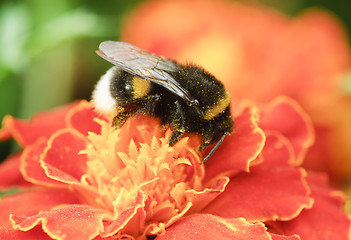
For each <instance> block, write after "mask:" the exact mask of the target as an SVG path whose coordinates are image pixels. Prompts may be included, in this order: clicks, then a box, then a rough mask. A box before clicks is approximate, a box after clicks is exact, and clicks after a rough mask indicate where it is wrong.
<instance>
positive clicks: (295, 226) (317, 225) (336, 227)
mask: <svg viewBox="0 0 351 240" xmlns="http://www.w3.org/2000/svg"><path fill="white" fill-rule="evenodd" d="M307 180H308V184H309V186H310V187H311V190H312V197H313V198H314V200H315V201H314V204H313V207H312V208H311V209H305V210H303V211H302V212H301V214H300V215H299V216H297V217H296V218H295V219H293V220H291V221H288V222H276V223H272V224H271V225H273V226H275V227H276V228H277V229H278V230H279V231H281V232H283V233H284V234H288V235H290V234H298V235H299V236H301V238H302V239H309V240H314V239H316V240H317V239H318V240H321V239H333V240H334V239H335V240H343V239H345V240H346V239H349V232H350V226H351V221H350V218H349V216H348V214H346V213H345V212H344V211H343V203H344V195H343V194H342V193H341V192H338V191H335V190H333V189H332V188H330V187H329V186H328V184H327V180H326V177H325V176H324V175H317V174H309V175H308V177H307Z"/></svg>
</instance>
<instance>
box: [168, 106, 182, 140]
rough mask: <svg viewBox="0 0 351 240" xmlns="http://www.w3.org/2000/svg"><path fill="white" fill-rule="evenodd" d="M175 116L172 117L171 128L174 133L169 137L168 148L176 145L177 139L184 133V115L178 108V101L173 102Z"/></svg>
mask: <svg viewBox="0 0 351 240" xmlns="http://www.w3.org/2000/svg"><path fill="white" fill-rule="evenodd" d="M174 107H175V108H176V109H175V112H174V113H175V114H174V115H172V122H171V126H172V127H173V128H174V131H173V133H172V135H171V137H170V138H169V140H168V144H169V145H170V146H173V145H174V144H176V143H177V142H178V141H179V139H180V138H181V137H182V136H183V134H184V132H185V127H184V126H185V114H184V111H183V109H182V108H181V107H180V104H179V102H178V101H176V102H175V106H174Z"/></svg>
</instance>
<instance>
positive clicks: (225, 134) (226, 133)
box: [201, 132, 229, 163]
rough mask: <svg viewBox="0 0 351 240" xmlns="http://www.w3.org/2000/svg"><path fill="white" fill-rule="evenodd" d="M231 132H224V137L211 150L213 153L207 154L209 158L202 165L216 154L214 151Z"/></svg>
mask: <svg viewBox="0 0 351 240" xmlns="http://www.w3.org/2000/svg"><path fill="white" fill-rule="evenodd" d="M228 133H229V132H224V133H223V135H222V137H221V138H220V139H219V140H218V142H217V143H216V145H215V146H214V147H213V148H212V149H211V152H209V154H207V156H206V157H205V158H204V159H203V160H202V161H201V163H204V162H206V161H207V160H208V159H209V158H210V157H211V155H212V154H213V153H214V151H215V150H216V149H217V148H218V146H219V144H221V142H223V140H224V138H225V137H226V136H227V135H228Z"/></svg>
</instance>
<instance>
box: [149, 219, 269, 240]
mask: <svg viewBox="0 0 351 240" xmlns="http://www.w3.org/2000/svg"><path fill="white" fill-rule="evenodd" d="M266 230H267V229H266V227H265V226H264V224H262V223H255V224H253V223H249V222H247V221H246V220H245V219H244V218H236V219H225V218H221V217H217V216H214V215H210V214H193V215H190V216H187V217H185V218H183V219H181V220H180V221H178V222H176V223H175V224H173V225H172V226H171V227H169V228H168V229H167V231H166V234H165V235H163V236H159V237H157V238H156V240H172V239H174V240H176V239H198V240H212V239H232V240H239V239H240V240H244V239H260V240H265V239H267V240H268V239H271V237H270V235H269V233H268V232H267V231H266Z"/></svg>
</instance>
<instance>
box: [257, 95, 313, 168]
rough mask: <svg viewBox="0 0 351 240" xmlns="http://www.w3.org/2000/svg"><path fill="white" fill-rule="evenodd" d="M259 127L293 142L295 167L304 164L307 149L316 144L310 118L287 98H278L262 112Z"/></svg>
mask: <svg viewBox="0 0 351 240" xmlns="http://www.w3.org/2000/svg"><path fill="white" fill-rule="evenodd" d="M259 126H260V127H261V128H262V129H264V130H265V131H267V130H269V131H276V132H279V133H280V134H283V135H284V136H285V137H286V138H287V139H288V140H289V141H290V142H291V145H292V147H293V149H294V153H295V156H296V160H295V162H294V163H293V164H295V165H300V164H301V163H302V161H303V159H304V157H305V155H306V152H307V149H308V148H309V147H310V146H311V145H312V144H313V142H314V130H313V125H312V122H311V120H310V118H309V117H308V116H307V114H306V113H305V112H304V111H303V110H302V108H301V107H300V106H299V105H298V104H297V103H296V102H295V101H294V100H292V99H289V98H287V97H279V98H276V99H275V100H274V101H272V102H271V103H270V104H269V105H268V107H267V108H266V109H265V110H264V111H262V113H261V120H260V122H259ZM294 159H295V158H294Z"/></svg>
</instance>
